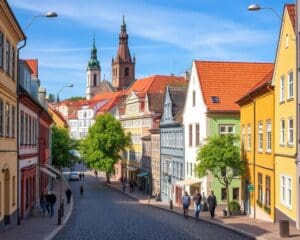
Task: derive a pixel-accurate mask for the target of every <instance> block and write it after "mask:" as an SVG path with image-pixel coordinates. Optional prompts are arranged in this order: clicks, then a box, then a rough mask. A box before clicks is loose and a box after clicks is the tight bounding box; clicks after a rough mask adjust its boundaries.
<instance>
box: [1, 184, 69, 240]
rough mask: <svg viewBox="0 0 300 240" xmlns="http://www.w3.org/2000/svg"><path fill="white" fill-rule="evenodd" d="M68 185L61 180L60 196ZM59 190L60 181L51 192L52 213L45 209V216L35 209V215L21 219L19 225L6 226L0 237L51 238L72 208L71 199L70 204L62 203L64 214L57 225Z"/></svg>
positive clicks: (66, 218)
mask: <svg viewBox="0 0 300 240" xmlns="http://www.w3.org/2000/svg"><path fill="white" fill-rule="evenodd" d="M67 187H69V185H68V183H67V181H66V180H65V181H63V182H62V194H63V195H62V196H63V198H65V191H66V189H67ZM59 191H60V182H59V181H58V182H57V183H56V185H55V186H54V189H53V192H54V193H55V195H56V197H57V200H56V203H55V206H54V215H53V217H49V216H48V213H47V211H46V214H45V216H43V215H42V213H41V212H39V211H37V212H38V214H35V215H36V216H30V217H29V218H27V219H24V220H22V221H21V225H16V226H11V227H8V228H7V229H6V230H4V231H3V232H0V239H3V240H4V239H5V240H19V239H20V240H35V239H39V240H42V239H45V240H50V239H52V238H53V237H54V236H55V235H56V234H57V233H58V232H59V231H60V230H61V229H62V228H63V226H64V224H65V223H66V222H67V221H68V219H69V217H70V215H71V213H72V209H73V199H72V200H71V203H70V204H67V203H66V201H65V204H64V216H63V217H62V219H61V222H62V224H61V225H57V213H58V207H59V196H60V195H59Z"/></svg>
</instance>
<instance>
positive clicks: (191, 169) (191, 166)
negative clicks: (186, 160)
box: [190, 163, 193, 176]
mask: <svg viewBox="0 0 300 240" xmlns="http://www.w3.org/2000/svg"><path fill="white" fill-rule="evenodd" d="M190 175H191V176H193V164H192V163H190Z"/></svg>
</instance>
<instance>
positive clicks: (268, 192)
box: [265, 176, 271, 207]
mask: <svg viewBox="0 0 300 240" xmlns="http://www.w3.org/2000/svg"><path fill="white" fill-rule="evenodd" d="M265 193H266V196H265V205H266V206H267V207H270V206H271V178H270V177H269V176H266V191H265Z"/></svg>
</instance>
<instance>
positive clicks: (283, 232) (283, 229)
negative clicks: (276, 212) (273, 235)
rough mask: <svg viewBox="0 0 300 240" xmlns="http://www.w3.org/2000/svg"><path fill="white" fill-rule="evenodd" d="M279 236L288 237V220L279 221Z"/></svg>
mask: <svg viewBox="0 0 300 240" xmlns="http://www.w3.org/2000/svg"><path fill="white" fill-rule="evenodd" d="M279 235H280V237H282V238H286V237H289V236H290V225H289V220H280V221H279Z"/></svg>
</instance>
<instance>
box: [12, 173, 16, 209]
mask: <svg viewBox="0 0 300 240" xmlns="http://www.w3.org/2000/svg"><path fill="white" fill-rule="evenodd" d="M12 187H13V189H12V205H13V206H15V205H16V176H13V177H12Z"/></svg>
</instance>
